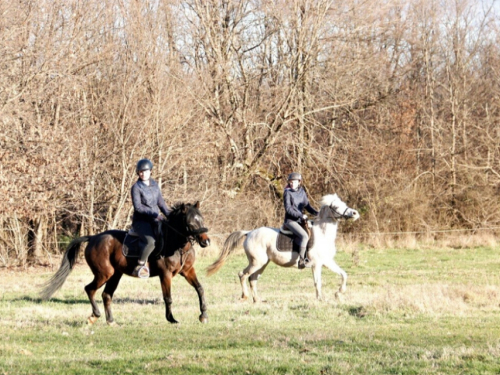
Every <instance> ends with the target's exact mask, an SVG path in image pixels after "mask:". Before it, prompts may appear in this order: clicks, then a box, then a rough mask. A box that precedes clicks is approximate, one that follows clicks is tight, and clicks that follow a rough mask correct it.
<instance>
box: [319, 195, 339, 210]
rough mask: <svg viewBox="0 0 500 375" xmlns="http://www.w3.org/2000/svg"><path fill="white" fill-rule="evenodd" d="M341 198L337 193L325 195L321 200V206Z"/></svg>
mask: <svg viewBox="0 0 500 375" xmlns="http://www.w3.org/2000/svg"><path fill="white" fill-rule="evenodd" d="M339 200H340V198H339V196H338V195H337V194H328V195H325V196H323V198H321V201H320V205H321V207H323V206H331V205H332V203H333V202H337V201H339Z"/></svg>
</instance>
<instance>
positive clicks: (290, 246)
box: [276, 231, 314, 253]
mask: <svg viewBox="0 0 500 375" xmlns="http://www.w3.org/2000/svg"><path fill="white" fill-rule="evenodd" d="M294 239H295V236H294V235H293V234H292V235H289V234H285V233H283V232H282V231H280V232H279V234H278V238H276V249H277V250H278V251H280V252H288V251H295V252H296V253H299V252H300V248H299V245H297V244H296V243H295V241H294ZM313 246H314V232H313V231H311V238H309V242H308V243H307V250H309V249H310V248H311V247H313Z"/></svg>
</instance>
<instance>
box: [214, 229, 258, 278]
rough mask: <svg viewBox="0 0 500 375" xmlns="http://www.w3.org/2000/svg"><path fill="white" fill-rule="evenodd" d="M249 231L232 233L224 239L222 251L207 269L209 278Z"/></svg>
mask: <svg viewBox="0 0 500 375" xmlns="http://www.w3.org/2000/svg"><path fill="white" fill-rule="evenodd" d="M248 233H250V231H249V230H239V231H237V232H233V233H231V234H230V235H229V237H227V238H226V241H224V246H223V247H222V251H221V252H220V255H219V258H218V259H217V260H216V261H215V262H214V263H212V264H211V265H210V266H208V267H207V275H208V276H211V275H213V274H214V273H216V272H217V271H218V270H219V269H220V268H221V267H222V266H223V265H224V263H225V262H226V259H227V258H228V257H229V255H231V253H232V252H233V251H234V249H236V248H237V247H238V245H239V243H240V241H241V239H242V238H243V237H245V236H246V235H247V234H248Z"/></svg>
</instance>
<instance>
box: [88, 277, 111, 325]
mask: <svg viewBox="0 0 500 375" xmlns="http://www.w3.org/2000/svg"><path fill="white" fill-rule="evenodd" d="M105 282H106V279H105V278H103V277H102V276H100V275H95V276H94V280H92V282H91V283H90V284H88V285H86V286H85V292H86V293H87V296H88V297H89V301H90V304H91V305H92V315H90V316H89V317H88V319H87V322H88V323H89V324H94V323H95V322H96V321H97V319H99V318H100V317H101V312H100V311H99V307H97V303H96V302H95V293H96V292H97V290H98V289H99V288H100V287H101V286H103V285H104V283H105Z"/></svg>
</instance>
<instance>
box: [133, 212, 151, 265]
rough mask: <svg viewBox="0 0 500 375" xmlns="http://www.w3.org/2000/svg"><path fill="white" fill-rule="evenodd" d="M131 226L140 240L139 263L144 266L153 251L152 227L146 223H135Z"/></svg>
mask: <svg viewBox="0 0 500 375" xmlns="http://www.w3.org/2000/svg"><path fill="white" fill-rule="evenodd" d="M132 226H133V228H134V232H136V233H137V234H138V235H139V238H140V246H141V249H142V251H141V256H140V258H139V263H141V264H144V263H146V262H147V261H148V258H149V256H150V255H151V253H152V252H153V250H154V249H155V234H154V231H153V226H152V225H151V224H150V223H148V222H146V221H137V222H135V223H134V224H133V225H132Z"/></svg>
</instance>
